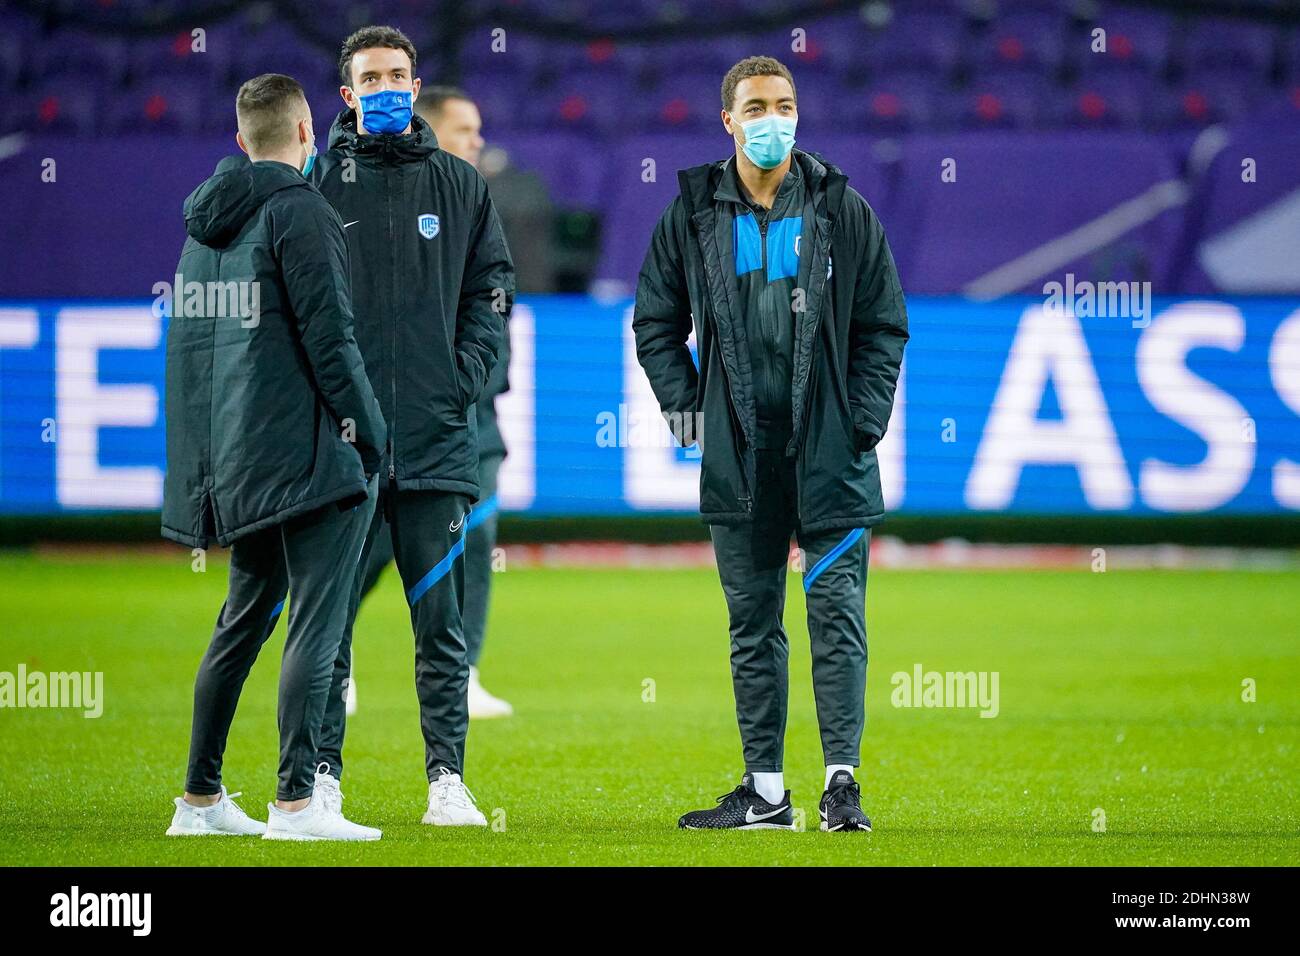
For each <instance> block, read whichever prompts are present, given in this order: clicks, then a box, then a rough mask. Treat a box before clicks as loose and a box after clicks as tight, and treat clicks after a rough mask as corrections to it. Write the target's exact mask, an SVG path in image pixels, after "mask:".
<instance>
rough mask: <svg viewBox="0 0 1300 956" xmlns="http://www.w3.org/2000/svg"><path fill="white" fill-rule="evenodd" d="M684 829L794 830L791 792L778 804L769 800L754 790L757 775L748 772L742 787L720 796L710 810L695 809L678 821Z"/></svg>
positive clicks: (741, 781)
mask: <svg viewBox="0 0 1300 956" xmlns="http://www.w3.org/2000/svg"><path fill="white" fill-rule="evenodd" d="M677 826H679V827H680V828H681V829H683V830H793V829H794V810H793V809H792V808H791V807H790V791H789V790H787V791H786V792H785V793H784V794H782V796H781V800H780V802H779V803H768V802H767V801H766V800H764V799H763V798H762V797H760V796H759V795H758V792H757V791H755V790H754V778H753V777H752V776H751V775H749V774H745V776H744V777H742V778H741V780H740V786H739V787H737V788H736V789H735V790H733V791H731V793H728V794H724V795H723V796H721V797H718V805H717V806H716V807H714V808H713V809H711V810H692V811H691V812H690V813H688V814H686V815H685V816H683V817H682V818H681V819H680V820H678V821H677Z"/></svg>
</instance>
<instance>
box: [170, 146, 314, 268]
mask: <svg viewBox="0 0 1300 956" xmlns="http://www.w3.org/2000/svg"><path fill="white" fill-rule="evenodd" d="M306 185H307V180H305V179H303V178H302V173H300V172H298V170H296V169H294V168H293V167H292V166H289V165H287V164H286V163H280V162H275V161H273V160H262V161H259V162H256V163H250V162H247V161H246V160H244V158H243V157H242V156H238V157H227V158H226V159H224V160H222V161H221V163H219V164H218V166H217V170H216V172H214V173H213V174H212V176H211V177H210V178H208V179H207V180H205V181H204V182H203V183H202V184H200V186H199V187H198V188H197V189H196V190H194V192H192V193H190V195H189V198H187V199H186V200H185V231H186V232H187V233H189V235H190V236H192V237H193V238H194V239H196V240H197V241H199V242H201V243H203V244H204V245H205V246H223V245H225V244H226V243H228V242H229V241H230V240H231V239H233V238H234V237H235V235H236V234H238V232H239V230H241V229H242V228H244V223H246V222H248V220H249V219H251V218H252V217H253V215H254V214H256V212H257V211H258V210H259V209H261V208H262V205H263V204H264V203H265V202H266V200H267V199H268V198H270V196H271V195H272V194H273V193H277V192H279V191H280V190H281V189H293V188H295V187H298V186H306Z"/></svg>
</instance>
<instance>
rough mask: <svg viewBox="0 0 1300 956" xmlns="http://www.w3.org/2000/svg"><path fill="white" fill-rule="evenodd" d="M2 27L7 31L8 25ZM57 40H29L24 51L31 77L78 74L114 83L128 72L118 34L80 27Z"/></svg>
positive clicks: (83, 77) (92, 79) (126, 58)
mask: <svg viewBox="0 0 1300 956" xmlns="http://www.w3.org/2000/svg"><path fill="white" fill-rule="evenodd" d="M5 29H6V30H8V24H6V26H5ZM58 36H59V40H58V42H57V43H56V42H52V41H51V40H50V39H48V38H47V39H44V40H41V41H35V42H34V41H32V40H29V41H28V42H29V43H32V46H31V48H30V49H29V50H28V51H27V55H28V57H29V58H30V62H31V66H32V69H33V71H34V74H33V75H34V76H39V77H44V76H54V75H57V76H59V77H66V76H77V77H80V78H81V79H82V80H83V81H85V80H91V81H93V82H94V83H96V84H108V85H113V84H117V83H121V82H122V81H123V79H124V78H125V77H126V74H127V67H128V52H127V50H128V47H127V42H126V41H125V40H123V39H121V38H119V37H113V36H101V35H98V34H95V33H87V32H85V31H82V30H65V31H61V32H60V33H59V34H58Z"/></svg>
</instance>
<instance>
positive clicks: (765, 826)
mask: <svg viewBox="0 0 1300 956" xmlns="http://www.w3.org/2000/svg"><path fill="white" fill-rule="evenodd" d="M677 829H679V830H696V831H702V830H719V831H721V830H793V829H794V824H793V823H746V824H745V825H744V826H739V827H693V826H684V827H682V826H679V827H678V828H677Z"/></svg>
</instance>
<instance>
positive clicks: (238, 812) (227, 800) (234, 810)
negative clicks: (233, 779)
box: [221, 790, 248, 820]
mask: <svg viewBox="0 0 1300 956" xmlns="http://www.w3.org/2000/svg"><path fill="white" fill-rule="evenodd" d="M243 795H244V791H242V790H236V791H235V792H234V793H227V794H225V796H224V798H223V799H222V800H221V803H224V804H225V805H226V812H227V813H229V814H231V815H233V816H235V817H236V818H238V819H240V820H247V819H248V814H247V813H245V812H244V808H243V807H241V806H240V805H239V804H237V803H236V802H235V797H242V796H243Z"/></svg>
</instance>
